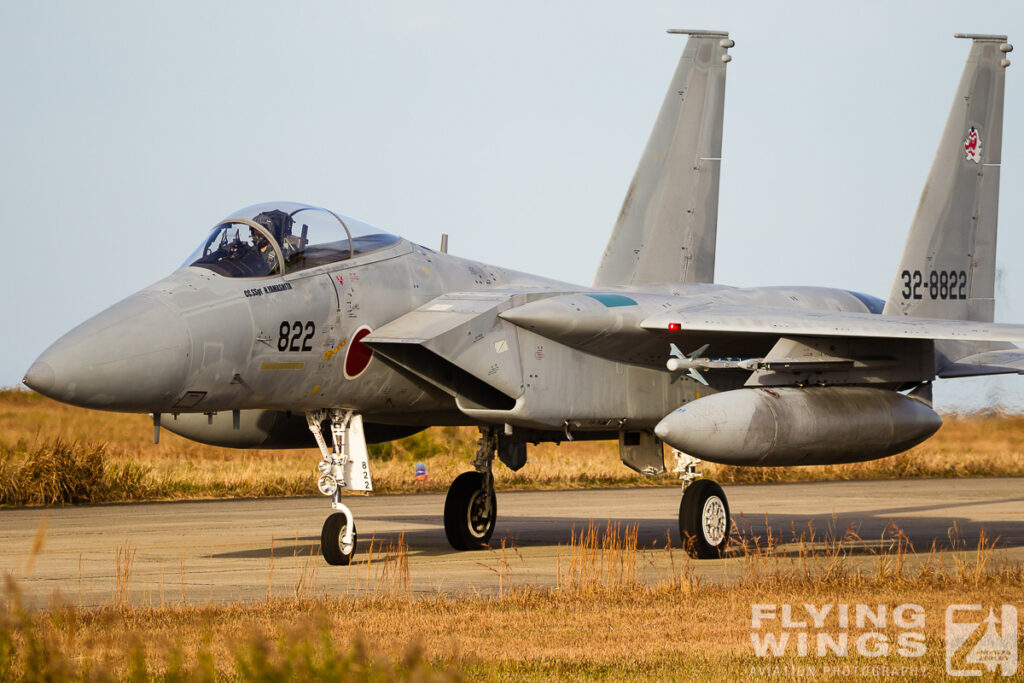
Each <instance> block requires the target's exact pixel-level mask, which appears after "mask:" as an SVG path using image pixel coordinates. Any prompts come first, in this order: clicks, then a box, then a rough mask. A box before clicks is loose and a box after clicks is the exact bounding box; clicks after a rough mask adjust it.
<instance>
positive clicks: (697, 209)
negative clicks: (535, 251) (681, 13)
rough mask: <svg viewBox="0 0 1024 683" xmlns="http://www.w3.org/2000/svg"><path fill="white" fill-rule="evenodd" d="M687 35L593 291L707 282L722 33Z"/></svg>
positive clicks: (711, 264) (711, 266)
mask: <svg viewBox="0 0 1024 683" xmlns="http://www.w3.org/2000/svg"><path fill="white" fill-rule="evenodd" d="M669 33H685V34H689V36H690V37H689V39H688V40H687V41H686V47H685V48H684V49H683V56H682V57H681V58H680V60H679V66H678V67H676V72H675V75H674V76H673V77H672V83H671V84H670V85H669V88H668V93H667V94H666V95H665V100H664V102H663V103H662V105H661V111H660V112H659V114H658V119H657V121H656V122H655V124H654V130H652V131H651V137H650V139H649V140H648V141H647V147H646V148H645V149H644V153H643V156H642V157H641V158H640V164H639V166H638V167H637V169H636V175H634V176H633V182H632V184H631V185H630V186H629V191H628V192H627V193H626V199H625V201H624V202H623V203H622V211H621V212H620V213H619V219H618V222H616V224H615V229H614V230H613V231H612V236H611V239H610V240H609V242H608V246H607V247H606V248H605V251H604V257H603V258H602V260H601V265H600V266H598V269H597V276H596V277H595V278H594V286H595V287H599V286H608V285H634V284H649V283H656V282H712V281H713V280H714V276H715V237H716V232H717V227H718V176H719V172H720V168H721V156H722V113H723V111H724V109H725V65H726V63H727V62H729V60H730V59H731V57H730V56H729V54H728V52H727V50H728V48H730V47H732V46H733V44H734V43H733V41H731V40H729V34H728V33H726V32H722V31H688V30H682V29H673V30H670V31H669Z"/></svg>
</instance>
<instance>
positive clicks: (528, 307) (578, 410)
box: [24, 30, 1024, 565]
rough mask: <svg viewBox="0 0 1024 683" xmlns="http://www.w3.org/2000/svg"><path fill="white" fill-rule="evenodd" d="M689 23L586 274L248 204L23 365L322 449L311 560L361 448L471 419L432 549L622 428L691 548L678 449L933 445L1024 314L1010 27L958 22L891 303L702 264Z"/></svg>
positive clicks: (703, 85) (484, 531) (841, 459)
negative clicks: (949, 387) (535, 472)
mask: <svg viewBox="0 0 1024 683" xmlns="http://www.w3.org/2000/svg"><path fill="white" fill-rule="evenodd" d="M669 33H681V34H688V36H689V38H688V39H687V42H686V44H685V47H684V49H683V54H682V57H681V59H680V61H679V64H678V67H677V68H676V70H675V73H674V75H673V77H672V80H671V83H670V85H669V88H668V92H667V94H666V96H665V99H664V102H663V104H662V107H661V111H660V113H659V114H658V118H657V121H656V122H655V124H654V129H653V132H652V133H651V136H650V139H649V141H648V143H647V146H646V148H645V150H644V152H643V155H642V157H641V159H640V163H639V167H638V169H637V171H636V175H635V177H634V179H633V182H632V184H631V185H630V187H629V190H628V191H627V193H626V198H625V201H624V202H623V205H622V211H621V213H620V214H619V216H618V220H617V222H616V223H615V225H614V228H613V231H612V234H611V239H610V241H609V242H608V246H607V249H606V250H605V252H604V256H603V258H602V260H601V263H600V264H599V266H598V268H597V274H596V277H595V278H594V282H593V284H592V285H591V286H590V287H586V286H580V285H572V284H567V283H564V282H558V281H555V280H551V279H548V278H544V277H538V276H534V275H528V274H526V273H520V272H515V271H512V270H508V269H506V268H501V267H497V266H492V265H487V264H484V263H478V262H475V261H470V260H467V259H464V258H459V257H457V256H453V255H451V254H449V253H447V249H446V247H445V246H442V247H441V249H440V250H439V251H435V250H434V249H430V248H428V247H425V246H421V245H418V244H413V243H412V242H409V241H408V240H405V239H402V238H401V237H398V236H396V235H392V234H390V233H388V232H385V231H383V230H379V229H377V228H375V227H372V226H370V225H367V224H366V223H363V222H360V221H359V220H356V219H355V218H350V217H348V216H345V215H342V214H340V213H334V212H332V211H329V210H326V209H321V208H316V207H313V206H307V205H303V204H296V203H284V202H275V203H269V204H260V205H256V206H250V207H248V208H245V209H241V210H239V211H235V212H233V213H231V214H230V215H229V216H228V217H227V218H225V219H224V220H222V221H219V222H218V223H216V224H215V225H214V226H213V228H212V229H211V230H210V231H209V233H208V234H207V235H206V237H204V238H203V239H202V240H201V241H200V243H199V246H198V247H197V248H196V250H195V252H194V253H192V254H191V255H190V256H188V258H186V259H185V261H184V263H183V264H182V266H181V268H179V269H178V270H176V271H175V272H173V273H171V274H170V275H168V276H167V277H165V278H164V279H162V280H160V281H159V282H157V283H155V284H153V285H152V286H150V287H147V288H145V289H143V290H141V291H139V292H137V293H135V294H132V295H131V296H129V297H128V298H126V299H124V300H123V301H121V302H119V303H117V304H115V305H113V306H111V307H110V308H108V309H107V310H105V311H103V312H102V313H100V314H99V315H97V316H95V317H94V318H92V319H90V320H88V321H86V322H85V323H83V324H82V325H80V326H78V327H77V328H75V329H73V330H72V331H70V332H68V333H67V334H66V335H65V336H63V337H62V338H61V339H59V340H58V341H57V342H56V343H54V344H53V345H52V346H51V347H50V348H49V349H47V350H46V351H45V352H44V353H43V354H42V356H40V357H39V359H38V360H37V361H36V362H35V364H34V365H32V367H31V368H30V369H29V370H28V373H27V374H26V375H25V379H24V382H25V384H26V385H28V386H29V387H30V388H32V389H34V390H36V391H38V392H40V393H42V394H45V395H46V396H49V397H51V398H54V399H56V400H58V401H63V402H65V403H70V404H74V405H78V406H85V407H88V408H98V409H102V410H114V411H125V412H137V413H150V414H152V416H153V424H154V427H155V438H157V439H159V435H160V428H161V426H163V427H166V428H167V429H170V430H171V431H172V432H175V433H177V434H180V435H182V436H185V437H187V438H190V439H194V440H196V441H200V442H203V443H207V444H215V445H219V446H230V447H236V448H297V447H314V446H316V447H318V448H319V451H320V456H319V457H320V460H319V466H318V468H319V475H318V478H317V486H318V488H319V490H320V491H321V492H322V493H323V494H324V495H325V496H328V497H329V498H330V499H331V506H332V508H333V510H334V512H333V513H332V514H330V516H328V517H327V519H326V521H325V523H324V525H323V531H322V535H321V551H322V554H323V557H324V559H325V560H326V561H327V562H328V563H330V564H332V565H345V564H348V563H349V562H350V561H351V559H352V557H353V555H354V553H355V552H356V544H357V532H356V521H355V517H354V515H353V513H352V511H351V510H350V509H349V507H348V506H347V505H346V504H345V501H346V500H351V499H350V498H347V497H346V496H344V495H343V494H347V493H350V492H365V491H371V490H372V488H373V483H372V476H371V465H372V463H371V461H370V458H369V457H368V454H367V446H366V445H367V443H375V442H380V441H386V440H391V439H396V438H399V437H402V436H405V435H409V434H412V433H414V432H417V431H419V430H422V429H424V428H426V427H428V426H431V425H473V426H476V427H478V428H479V431H480V440H479V449H478V450H477V451H476V453H475V457H474V458H473V460H472V466H471V469H469V470H468V471H467V472H465V473H463V474H461V475H459V476H458V477H457V478H456V479H455V480H454V482H453V483H452V484H451V487H450V489H449V490H448V494H447V498H446V500H445V508H444V528H445V534H446V536H447V538H448V541H449V542H450V544H451V545H452V547H454V548H456V549H459V550H469V549H474V548H482V547H485V546H486V545H487V544H488V541H489V539H490V538H491V535H492V534H493V532H494V528H495V522H496V520H497V515H498V504H497V497H496V496H495V489H494V479H493V475H492V468H493V465H494V460H495V456H497V459H498V460H500V461H501V462H502V463H504V465H505V466H507V467H509V468H511V469H513V470H518V469H519V468H521V467H523V465H524V464H525V463H526V447H527V444H529V443H538V442H556V443H558V442H564V441H582V440H598V439H607V440H617V441H618V446H619V454H620V456H621V459H622V462H623V463H624V464H625V465H626V466H628V467H630V468H632V469H634V470H636V471H638V472H641V473H643V474H646V475H660V474H662V473H664V472H665V470H666V467H665V457H664V447H663V444H668V445H669V446H670V447H671V449H672V453H673V455H674V459H675V471H676V472H677V473H678V474H679V476H680V478H681V480H682V485H683V495H682V500H681V504H680V507H679V530H680V534H681V538H682V541H683V543H684V544H685V547H686V548H687V550H688V552H689V553H690V554H691V555H693V556H695V557H700V558H709V557H718V556H720V555H721V553H722V552H723V551H724V550H725V548H726V545H727V543H728V540H729V535H730V530H731V526H732V523H731V520H730V515H729V505H728V501H727V498H726V495H725V492H724V491H723V490H722V488H721V487H720V486H719V485H718V484H716V483H715V482H713V481H711V480H709V479H706V478H700V476H699V475H700V473H699V470H698V465H699V462H700V461H711V462H716V463H724V464H728V465H745V466H755V467H775V466H782V465H824V464H831V463H846V462H856V461H863V460H871V459H875V458H882V457H886V456H889V455H893V454H895V453H899V452H901V451H904V450H906V449H908V448H910V447H912V446H914V445H916V444H918V443H920V442H922V441H924V440H925V439H927V438H928V437H929V436H931V435H932V434H933V433H934V432H935V431H936V430H937V429H938V428H939V426H940V425H941V423H942V420H941V418H940V417H939V415H938V414H937V413H936V412H935V411H934V410H933V409H932V407H931V387H932V383H933V382H934V381H935V380H936V379H937V378H953V377H967V376H976V375H991V374H1000V373H1020V372H1021V371H1022V370H1024V350H1022V349H1019V348H1017V347H1016V346H1014V345H1013V344H1012V343H1011V342H1015V341H1021V340H1024V325H1007V324H995V323H993V309H994V306H993V304H994V298H993V297H994V280H995V265H996V214H997V205H998V189H999V166H1000V146H1001V138H1002V119H1003V87H1004V78H1005V70H1006V67H1007V66H1009V60H1008V59H1007V53H1009V52H1010V51H1011V50H1012V47H1011V46H1010V45H1009V44H1008V43H1007V42H1006V36H995V35H968V34H957V36H956V37H958V38H965V39H968V40H970V41H971V43H970V51H969V53H968V57H967V64H966V66H965V68H964V71H963V76H962V78H961V80H960V83H959V85H958V87H957V90H956V94H955V96H954V99H953V105H952V108H951V109H950V113H949V118H948V121H947V123H946V127H945V130H944V131H943V133H942V136H941V138H940V141H939V147H938V151H937V153H936V156H935V160H934V163H933V165H932V168H931V171H930V173H929V175H928V179H927V184H926V186H925V190H924V192H923V193H922V196H921V202H920V206H919V207H918V210H917V214H916V216H915V217H914V220H913V223H912V225H911V228H910V233H909V236H908V238H907V242H906V248H905V249H904V252H903V257H902V261H901V262H900V265H899V268H898V269H897V271H896V274H895V277H894V279H893V285H892V289H891V291H890V293H889V297H888V299H887V300H886V301H883V300H881V299H878V298H875V297H873V296H868V295H865V294H861V293H858V292H854V291H848V290H843V289H826V288H820V287H760V288H733V287H728V286H725V285H721V284H716V283H715V282H714V271H715V240H716V232H717V213H718V190H719V172H720V168H721V164H722V156H721V152H722V120H723V111H724V105H725V79H726V69H727V64H728V63H729V62H730V60H731V55H730V54H729V50H730V49H731V48H732V47H733V46H734V43H733V41H732V40H730V39H729V36H728V34H727V33H725V32H719V31H692V30H671V31H669Z"/></svg>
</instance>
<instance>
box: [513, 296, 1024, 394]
mask: <svg viewBox="0 0 1024 683" xmlns="http://www.w3.org/2000/svg"><path fill="white" fill-rule="evenodd" d="M500 317H501V318H502V319H504V320H506V321H509V322H512V323H514V324H515V325H517V326H519V327H522V328H524V329H528V330H531V331H533V332H536V333H537V334H540V335H543V336H545V337H548V338H549V339H553V340H554V341H558V342H560V343H562V344H565V345H567V346H571V347H574V348H577V349H579V350H581V351H585V352H587V353H591V354H594V355H597V356H601V357H604V358H608V359H611V360H616V361H618V362H624V363H635V364H640V365H647V366H651V367H659V366H660V367H666V362H667V361H668V360H669V358H670V354H671V355H674V356H675V363H674V364H673V366H672V368H673V369H674V370H677V371H684V370H687V369H697V370H698V371H708V372H712V373H714V372H718V371H730V370H731V371H744V372H748V373H750V377H749V379H748V380H747V384H751V385H766V384H769V385H770V384H787V383H792V382H793V381H797V382H801V381H828V382H841V383H848V384H853V383H906V382H921V381H927V380H931V379H933V378H934V377H935V375H936V374H938V375H939V376H942V377H947V376H948V377H954V376H967V375H979V374H998V373H1008V372H1018V371H1019V370H1020V369H1022V368H1024V351H1021V350H1019V349H1016V348H1009V349H1006V348H1000V349H993V345H995V344H997V343H1005V342H1019V341H1024V325H1006V324H996V323H984V322H977V321H968V320H935V319H928V318H912V317H907V316H882V315H877V314H872V313H860V312H850V311H823V310H813V309H806V308H795V307H784V306H758V305H751V304H745V305H735V304H732V305H730V304H720V303H714V302H712V303H708V302H706V300H705V302H702V303H692V302H683V303H681V302H680V298H679V297H672V296H664V295H653V294H634V293H630V294H629V295H628V296H627V295H626V294H624V293H596V292H595V293H585V294H584V293H580V294H571V295H562V296H555V297H551V298H547V299H543V300H540V301H534V302H531V303H528V304H526V305H523V306H518V307H515V308H512V309H511V310H507V311H505V312H502V313H501V314H500ZM670 344H674V345H675V346H676V347H677V348H678V349H679V350H680V352H678V353H675V354H672V353H671V352H670V348H671V347H670ZM936 344H939V345H942V344H946V345H949V344H955V345H958V347H963V348H967V349H971V348H973V347H974V346H978V347H979V348H978V349H977V352H962V353H960V354H957V356H956V357H957V359H958V360H957V361H956V362H954V361H952V360H949V359H947V358H946V357H945V355H944V354H942V353H939V354H936ZM693 351H697V352H698V355H700V357H694V356H693V354H692V353H691V352H693ZM702 354H703V355H702Z"/></svg>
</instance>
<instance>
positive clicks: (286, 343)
mask: <svg viewBox="0 0 1024 683" xmlns="http://www.w3.org/2000/svg"><path fill="white" fill-rule="evenodd" d="M314 334H316V325H314V324H313V321H312V320H307V321H306V322H305V323H303V322H302V321H301V320H296V321H295V322H288V321H287V320H285V321H282V322H281V327H280V329H279V330H278V335H277V350H278V351H312V350H313V347H312V346H311V345H310V341H311V340H312V339H313V335H314Z"/></svg>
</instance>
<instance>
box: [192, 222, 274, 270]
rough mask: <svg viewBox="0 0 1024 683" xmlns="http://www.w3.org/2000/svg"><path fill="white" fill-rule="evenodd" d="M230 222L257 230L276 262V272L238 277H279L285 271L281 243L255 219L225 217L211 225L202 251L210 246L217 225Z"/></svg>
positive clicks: (229, 223)
mask: <svg viewBox="0 0 1024 683" xmlns="http://www.w3.org/2000/svg"><path fill="white" fill-rule="evenodd" d="M232 223H241V224H242V225H244V226H246V227H248V228H252V229H253V230H255V231H256V232H258V233H259V234H260V235H262V236H263V239H265V240H266V241H267V244H269V245H270V247H271V248H272V249H273V250H274V256H275V258H276V259H277V264H276V268H277V272H276V273H274V272H271V273H268V274H267V275H250V276H248V277H246V278H239V279H255V278H258V277H280V276H282V275H284V272H285V263H284V252H283V251H281V245H279V244H278V243H277V240H275V239H274V236H273V235H271V234H270V231H269V230H267V229H266V228H264V227H263V226H262V225H260V224H259V223H257V222H256V221H253V220H249V219H248V218H225V219H224V220H222V221H220V222H218V223H217V224H216V225H214V226H213V228H211V229H210V239H208V240H207V241H206V244H204V245H203V251H204V252H205V251H206V250H207V249H208V248H209V247H210V243H212V242H213V240H214V239H215V237H216V234H217V232H216V231H217V228H219V227H221V226H223V225H231V224H232Z"/></svg>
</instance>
